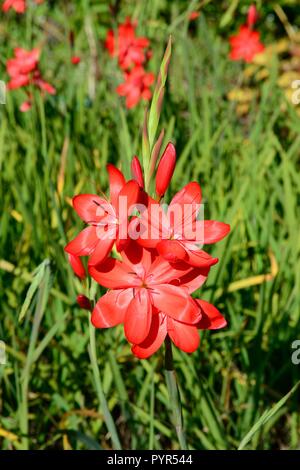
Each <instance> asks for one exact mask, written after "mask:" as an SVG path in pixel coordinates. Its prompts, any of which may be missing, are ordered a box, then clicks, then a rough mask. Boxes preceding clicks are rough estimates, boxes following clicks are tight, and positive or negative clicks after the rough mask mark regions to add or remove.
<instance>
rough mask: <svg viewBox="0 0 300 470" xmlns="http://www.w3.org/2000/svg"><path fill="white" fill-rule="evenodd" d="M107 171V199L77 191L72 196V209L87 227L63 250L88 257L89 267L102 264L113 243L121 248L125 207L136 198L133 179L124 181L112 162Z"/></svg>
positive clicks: (125, 215)
mask: <svg viewBox="0 0 300 470" xmlns="http://www.w3.org/2000/svg"><path fill="white" fill-rule="evenodd" d="M107 170H108V174H109V186H110V200H106V199H104V198H103V197H99V196H97V195H95V194H80V195H79V196H75V197H74V198H73V207H74V209H75V211H76V212H77V214H78V215H79V217H80V218H81V219H82V220H83V221H84V222H85V223H87V224H88V227H87V228H85V229H84V230H82V231H81V232H80V233H79V235H77V237H76V238H74V240H72V241H71V242H70V243H68V244H67V246H66V247H65V251H66V252H67V253H69V254H71V255H73V256H75V257H79V256H90V259H89V262H88V264H89V266H95V265H97V264H99V263H101V262H102V261H103V260H104V259H105V258H106V257H107V256H108V254H109V253H110V251H111V249H112V247H113V245H114V243H115V242H116V248H117V250H118V251H120V250H121V249H123V247H124V245H125V244H126V243H127V241H128V240H127V231H126V234H123V231H122V230H121V228H122V229H123V227H122V225H123V224H127V220H128V215H129V213H128V210H129V209H130V208H131V207H132V206H133V205H134V204H135V203H136V202H137V201H138V197H139V186H138V184H137V183H136V182H135V181H132V180H130V181H128V182H127V183H126V182H125V178H124V176H123V174H122V173H121V172H120V171H119V170H118V169H117V168H115V167H114V166H113V165H111V164H108V165H107ZM122 201H123V202H126V207H123V206H122ZM126 230H127V229H126ZM123 235H124V237H123ZM120 236H122V238H121V237H120Z"/></svg>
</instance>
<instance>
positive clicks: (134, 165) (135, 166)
mask: <svg viewBox="0 0 300 470" xmlns="http://www.w3.org/2000/svg"><path fill="white" fill-rule="evenodd" d="M131 175H132V178H133V179H134V180H135V181H136V182H137V183H138V185H139V186H140V188H142V189H144V187H145V184H144V177H143V170H142V167H141V164H140V161H139V159H138V157H136V156H134V157H133V159H132V162H131Z"/></svg>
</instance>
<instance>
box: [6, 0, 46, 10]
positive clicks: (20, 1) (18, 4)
mask: <svg viewBox="0 0 300 470" xmlns="http://www.w3.org/2000/svg"><path fill="white" fill-rule="evenodd" d="M43 1H44V0H35V3H37V4H39V3H42V2H43ZM10 9H13V10H15V12H16V13H25V10H26V1H25V0H5V1H4V2H3V5H2V11H4V13H6V12H7V11H8V10H10Z"/></svg>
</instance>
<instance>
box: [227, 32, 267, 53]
mask: <svg viewBox="0 0 300 470" xmlns="http://www.w3.org/2000/svg"><path fill="white" fill-rule="evenodd" d="M259 38H260V34H259V32H258V31H253V30H252V29H251V28H249V26H247V25H242V26H241V27H240V30H239V32H238V34H236V35H235V36H231V37H230V38H229V42H230V45H231V52H230V58H231V59H232V60H244V61H245V62H251V61H252V60H253V58H254V56H255V55H256V54H258V53H260V52H262V51H263V50H264V48H265V47H264V45H263V44H262V43H261V42H260V39H259Z"/></svg>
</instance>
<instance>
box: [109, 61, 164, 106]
mask: <svg viewBox="0 0 300 470" xmlns="http://www.w3.org/2000/svg"><path fill="white" fill-rule="evenodd" d="M124 78H125V81H124V82H123V83H121V84H120V85H119V86H118V87H117V88H116V91H117V93H118V94H119V95H120V96H125V97H126V106H127V108H128V109H130V108H133V107H134V106H135V105H137V104H138V102H139V101H140V100H141V99H143V100H147V101H148V100H150V99H151V96H152V93H151V90H150V86H151V85H152V83H153V82H154V80H155V76H154V75H153V73H151V72H146V71H145V69H144V68H143V67H142V66H136V67H134V68H133V69H132V70H130V71H129V72H125V74H124Z"/></svg>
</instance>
